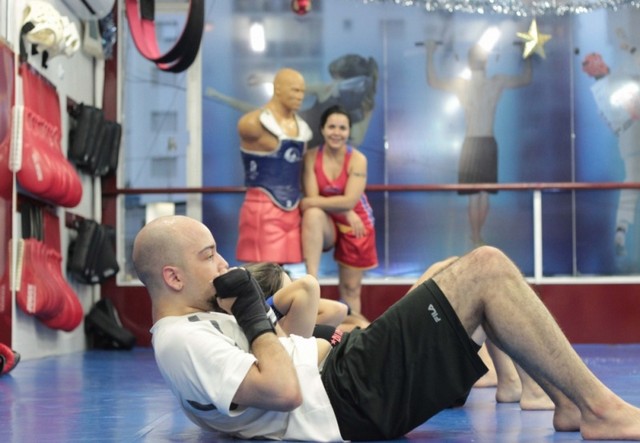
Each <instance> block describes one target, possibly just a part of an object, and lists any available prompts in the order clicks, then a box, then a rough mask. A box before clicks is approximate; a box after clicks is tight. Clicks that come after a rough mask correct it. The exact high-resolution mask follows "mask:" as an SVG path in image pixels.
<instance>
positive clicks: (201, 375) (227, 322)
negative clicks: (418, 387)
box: [151, 312, 343, 441]
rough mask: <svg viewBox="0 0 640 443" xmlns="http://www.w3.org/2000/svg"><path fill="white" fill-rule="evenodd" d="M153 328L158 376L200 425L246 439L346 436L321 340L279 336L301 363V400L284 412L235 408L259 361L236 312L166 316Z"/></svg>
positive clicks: (298, 366) (297, 364)
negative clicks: (323, 372) (326, 379)
mask: <svg viewBox="0 0 640 443" xmlns="http://www.w3.org/2000/svg"><path fill="white" fill-rule="evenodd" d="M151 333H152V334H153V337H152V344H153V348H154V352H155V358H156V362H157V364H158V368H159V369H160V373H161V374H162V376H163V377H164V379H165V381H166V382H167V383H168V384H169V386H170V387H171V390H172V391H173V393H174V394H175V395H176V397H177V398H178V400H179V402H180V405H181V406H182V408H183V410H184V412H185V414H186V415H187V417H189V419H190V420H191V421H193V422H194V423H196V424H197V425H199V426H201V427H203V428H208V429H213V430H216V431H220V432H223V433H225V434H229V435H232V436H235V437H239V438H243V439H250V438H263V439H277V440H307V441H343V440H342V437H341V436H340V431H339V428H338V423H337V421H336V417H335V414H334V412H333V409H332V407H331V403H330V401H329V397H328V396H327V393H326V391H325V389H324V386H323V384H322V380H321V379H320V372H319V370H318V361H317V360H318V354H317V352H318V351H317V344H316V339H315V338H308V339H306V338H302V337H298V336H295V335H294V336H290V337H286V338H280V341H281V343H282V344H283V346H284V347H285V349H286V350H287V351H288V352H289V355H291V358H292V359H293V362H294V365H295V367H296V371H297V374H298V379H299V382H300V386H301V388H302V396H303V402H302V405H301V406H300V407H298V408H296V409H295V410H293V411H291V412H278V411H267V410H264V409H258V408H246V407H234V406H233V405H232V399H233V397H234V395H235V393H236V391H237V390H238V387H239V386H240V384H241V383H242V381H243V380H244V378H245V376H246V374H247V372H248V371H249V369H250V368H251V366H252V365H253V364H255V363H256V358H255V357H254V356H253V354H251V353H250V352H249V344H248V342H247V339H246V337H245V335H244V333H243V332H242V330H241V328H240V326H238V324H237V322H236V320H235V318H234V317H233V316H231V315H227V314H221V313H215V312H209V313H205V312H202V313H197V314H190V315H185V316H180V317H164V318H162V319H160V320H158V321H157V322H156V323H155V324H154V325H153V327H152V328H151Z"/></svg>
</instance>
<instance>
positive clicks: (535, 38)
mask: <svg viewBox="0 0 640 443" xmlns="http://www.w3.org/2000/svg"><path fill="white" fill-rule="evenodd" d="M516 35H517V36H518V37H520V38H521V39H523V40H524V51H522V58H527V57H529V56H530V55H531V54H532V53H534V52H535V53H536V54H538V55H539V56H540V57H542V58H545V53H544V44H545V43H546V42H548V41H549V40H551V35H549V34H540V33H538V24H537V23H536V19H535V18H534V19H533V21H532V22H531V26H529V32H528V33H526V34H525V33H524V32H518V33H517V34H516Z"/></svg>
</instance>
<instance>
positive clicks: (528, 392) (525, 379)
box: [496, 354, 555, 411]
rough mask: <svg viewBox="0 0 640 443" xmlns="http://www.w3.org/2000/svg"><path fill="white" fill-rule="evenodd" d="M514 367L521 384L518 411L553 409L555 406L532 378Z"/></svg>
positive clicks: (517, 367) (522, 370)
mask: <svg viewBox="0 0 640 443" xmlns="http://www.w3.org/2000/svg"><path fill="white" fill-rule="evenodd" d="M505 355H506V354H505ZM507 358H508V356H507ZM514 367H515V368H516V371H518V375H519V377H520V382H521V383H522V395H521V396H520V409H522V410H523V411H550V410H552V409H555V405H554V404H553V401H552V400H551V398H550V397H549V395H548V394H547V393H546V392H545V391H544V389H542V387H541V386H540V385H539V384H538V383H537V382H536V381H535V380H534V379H533V377H531V376H529V374H527V373H526V371H525V370H524V369H522V368H521V367H520V366H518V365H514ZM496 397H497V395H496Z"/></svg>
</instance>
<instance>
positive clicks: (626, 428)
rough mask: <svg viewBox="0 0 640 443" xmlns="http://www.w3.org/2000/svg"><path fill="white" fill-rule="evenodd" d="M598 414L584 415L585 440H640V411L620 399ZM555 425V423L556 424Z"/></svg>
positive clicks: (603, 407) (583, 433)
mask: <svg viewBox="0 0 640 443" xmlns="http://www.w3.org/2000/svg"><path fill="white" fill-rule="evenodd" d="M601 407H602V409H601V411H598V412H599V413H598V414H597V415H596V414H588V413H585V414H582V420H581V422H580V434H582V438H584V439H585V440H640V409H639V408H637V407H635V406H632V405H630V404H629V403H627V402H625V401H624V400H622V399H620V398H619V397H615V396H614V397H613V399H612V400H611V401H610V404H608V405H602V406H601ZM554 423H555V422H554Z"/></svg>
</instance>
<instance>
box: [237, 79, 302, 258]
mask: <svg viewBox="0 0 640 443" xmlns="http://www.w3.org/2000/svg"><path fill="white" fill-rule="evenodd" d="M304 91H305V83H304V78H303V77H302V75H301V74H300V73H299V72H297V71H295V70H293V69H289V68H284V69H281V70H280V71H278V73H277V74H276V76H275V79H274V82H273V97H272V98H271V100H270V101H269V102H268V103H267V104H266V105H265V106H264V107H263V108H261V109H256V110H254V111H251V112H249V113H247V114H245V115H244V116H243V117H242V118H240V120H239V122H238V133H239V135H240V152H241V154H242V161H243V164H244V172H245V185H246V186H247V187H248V189H247V193H246V195H245V199H244V202H243V204H242V208H241V209H240V220H239V236H238V246H237V250H236V258H237V259H238V260H239V261H242V262H250V263H257V262H264V261H268V262H275V263H280V264H284V263H300V262H302V246H301V245H302V243H301V239H300V221H301V217H300V210H299V208H298V203H299V202H300V199H301V197H302V188H301V174H302V155H303V154H304V151H305V149H306V142H308V141H309V140H310V139H311V136H312V132H311V129H310V128H309V125H307V123H306V122H305V121H304V120H302V118H300V117H299V116H298V115H297V111H298V109H299V108H300V105H301V104H302V100H303V99H304Z"/></svg>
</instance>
